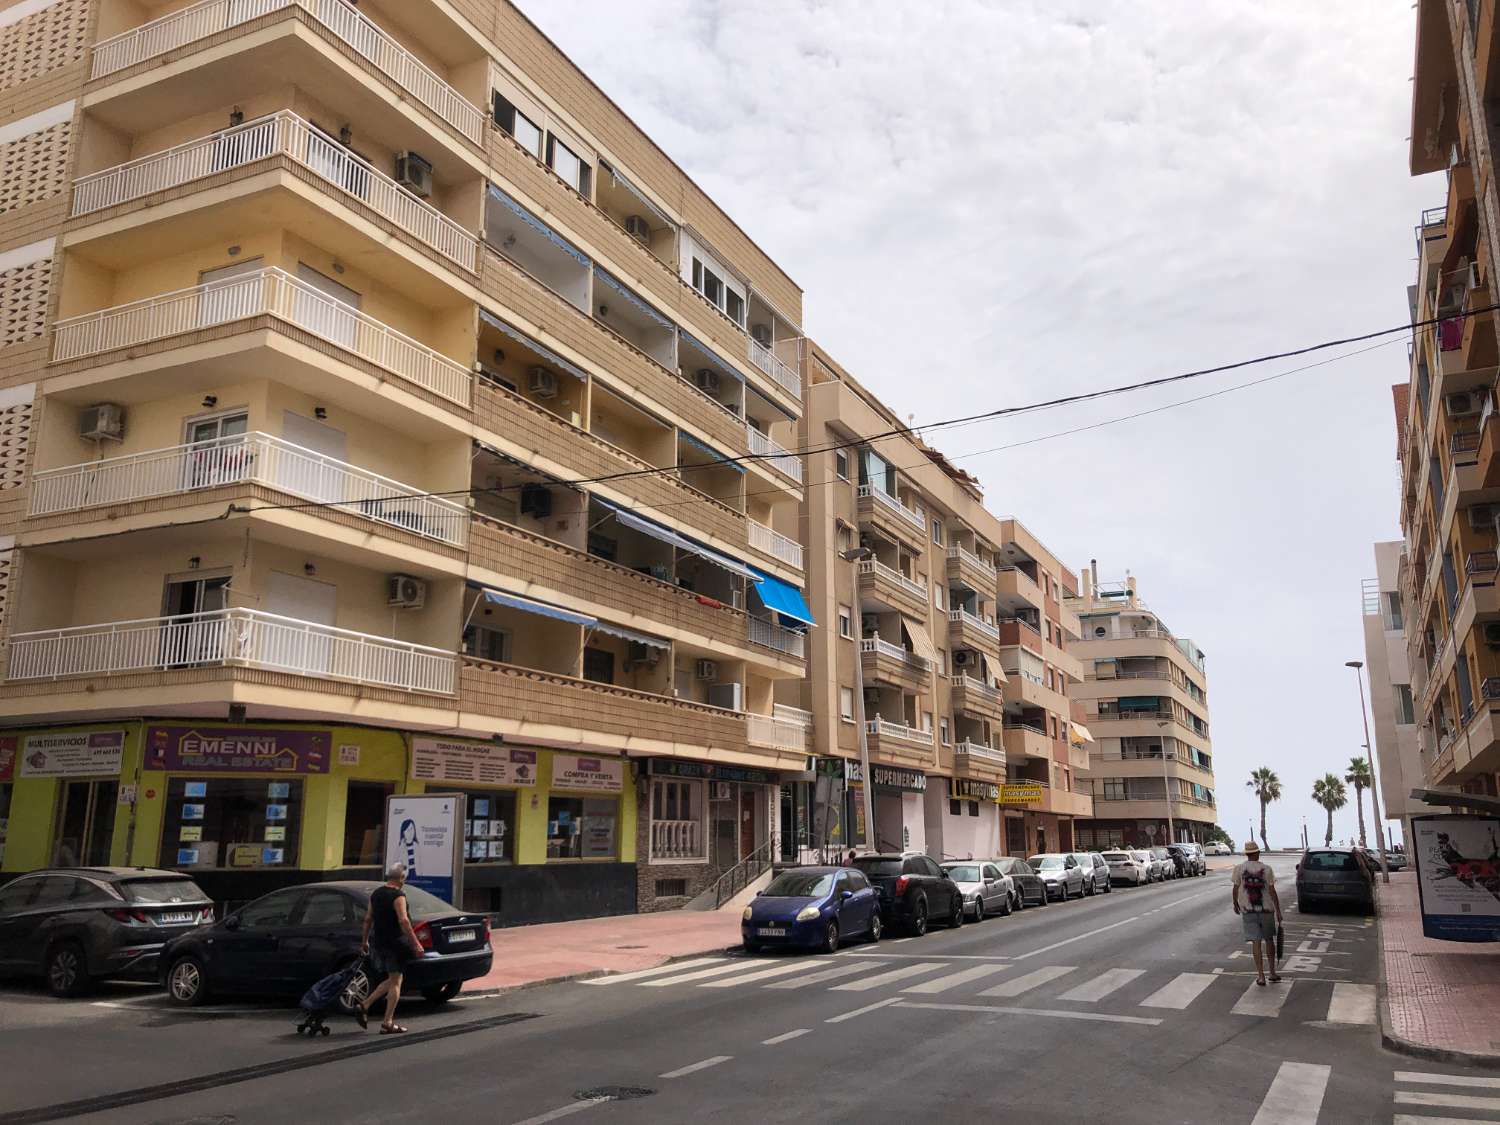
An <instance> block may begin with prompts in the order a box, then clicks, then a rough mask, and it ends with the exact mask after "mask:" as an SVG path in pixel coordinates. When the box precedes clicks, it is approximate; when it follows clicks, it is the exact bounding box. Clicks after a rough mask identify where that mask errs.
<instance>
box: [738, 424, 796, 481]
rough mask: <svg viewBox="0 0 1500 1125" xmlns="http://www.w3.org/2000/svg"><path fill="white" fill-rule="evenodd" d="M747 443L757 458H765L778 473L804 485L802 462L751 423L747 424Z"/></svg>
mask: <svg viewBox="0 0 1500 1125" xmlns="http://www.w3.org/2000/svg"><path fill="white" fill-rule="evenodd" d="M745 441H746V443H747V444H748V446H749V449H750V452H751V453H752V454H754V455H755V456H756V457H762V458H764V459H765V460H766V462H767V463H768V464H769V465H771V466H772V467H773V468H775V469H776V470H777V471H778V472H781V473H783V474H785V475H786V476H789V477H791V478H792V479H793V480H794V481H796V482H797V483H798V484H801V483H802V462H801V461H799V460H797V457H796V455H795V454H793V453H792V452H790V451H789V450H788V449H787V448H786V446H784V445H782V444H781V443H780V442H778V441H776V440H774V439H773V438H771V437H770V436H769V435H768V434H763V433H761V432H760V431H759V430H757V429H756V428H755V427H754V426H752V425H751V424H750V423H749V422H746V423H745Z"/></svg>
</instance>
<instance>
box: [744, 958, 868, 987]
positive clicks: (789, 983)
mask: <svg viewBox="0 0 1500 1125" xmlns="http://www.w3.org/2000/svg"><path fill="white" fill-rule="evenodd" d="M865 971H866V969H865V966H864V965H859V964H854V965H847V964H846V965H838V966H836V967H835V968H832V969H824V970H823V971H822V972H821V973H814V974H813V975H812V976H810V977H797V978H795V979H793V980H779V981H777V982H776V983H775V984H768V985H766V986H765V987H766V988H807V987H808V986H809V985H814V984H822V983H823V982H824V981H825V980H838V979H839V977H847V976H851V975H853V974H854V973H863V972H865Z"/></svg>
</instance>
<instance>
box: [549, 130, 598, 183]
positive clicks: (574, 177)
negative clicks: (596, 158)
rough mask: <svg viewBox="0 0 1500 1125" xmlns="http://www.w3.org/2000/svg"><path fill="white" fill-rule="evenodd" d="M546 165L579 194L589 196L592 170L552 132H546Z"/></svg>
mask: <svg viewBox="0 0 1500 1125" xmlns="http://www.w3.org/2000/svg"><path fill="white" fill-rule="evenodd" d="M547 167H549V168H551V169H552V170H553V171H554V172H556V173H557V174H558V176H559V178H561V180H562V182H563V183H565V184H567V185H568V186H569V187H570V188H572V189H573V190H574V191H576V192H578V194H579V195H581V196H583V197H584V198H585V199H588V198H590V196H591V195H592V191H591V187H592V183H593V179H592V178H593V171H592V170H591V169H590V168H589V166H588V163H587V162H586V161H585V160H583V159H582V158H580V157H579V156H578V154H577V153H575V152H574V151H573V150H572V149H570V148H569V147H568V146H567V145H565V144H563V143H562V141H560V140H558V139H557V137H556V135H555V134H552V133H548V134H547Z"/></svg>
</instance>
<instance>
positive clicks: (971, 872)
mask: <svg viewBox="0 0 1500 1125" xmlns="http://www.w3.org/2000/svg"><path fill="white" fill-rule="evenodd" d="M943 870H944V871H946V872H947V873H948V878H950V879H952V880H953V881H954V882H955V883H977V882H979V868H978V867H976V866H975V865H974V864H972V863H956V864H954V865H953V866H952V867H945V868H943Z"/></svg>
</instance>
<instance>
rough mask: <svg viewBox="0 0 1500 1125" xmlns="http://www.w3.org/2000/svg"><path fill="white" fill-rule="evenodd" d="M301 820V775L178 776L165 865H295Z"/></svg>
mask: <svg viewBox="0 0 1500 1125" xmlns="http://www.w3.org/2000/svg"><path fill="white" fill-rule="evenodd" d="M301 824H302V781H301V779H300V778H285V779H280V778H278V779H274V780H272V779H263V778H217V777H214V778H203V779H196V778H174V779H172V780H171V781H169V782H168V783H167V814H166V820H165V822H164V824H163V826H162V837H161V865H162V866H163V867H185V868H236V869H243V868H268V867H280V868H294V867H296V866H297V855H298V844H299V836H300V828H301Z"/></svg>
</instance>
